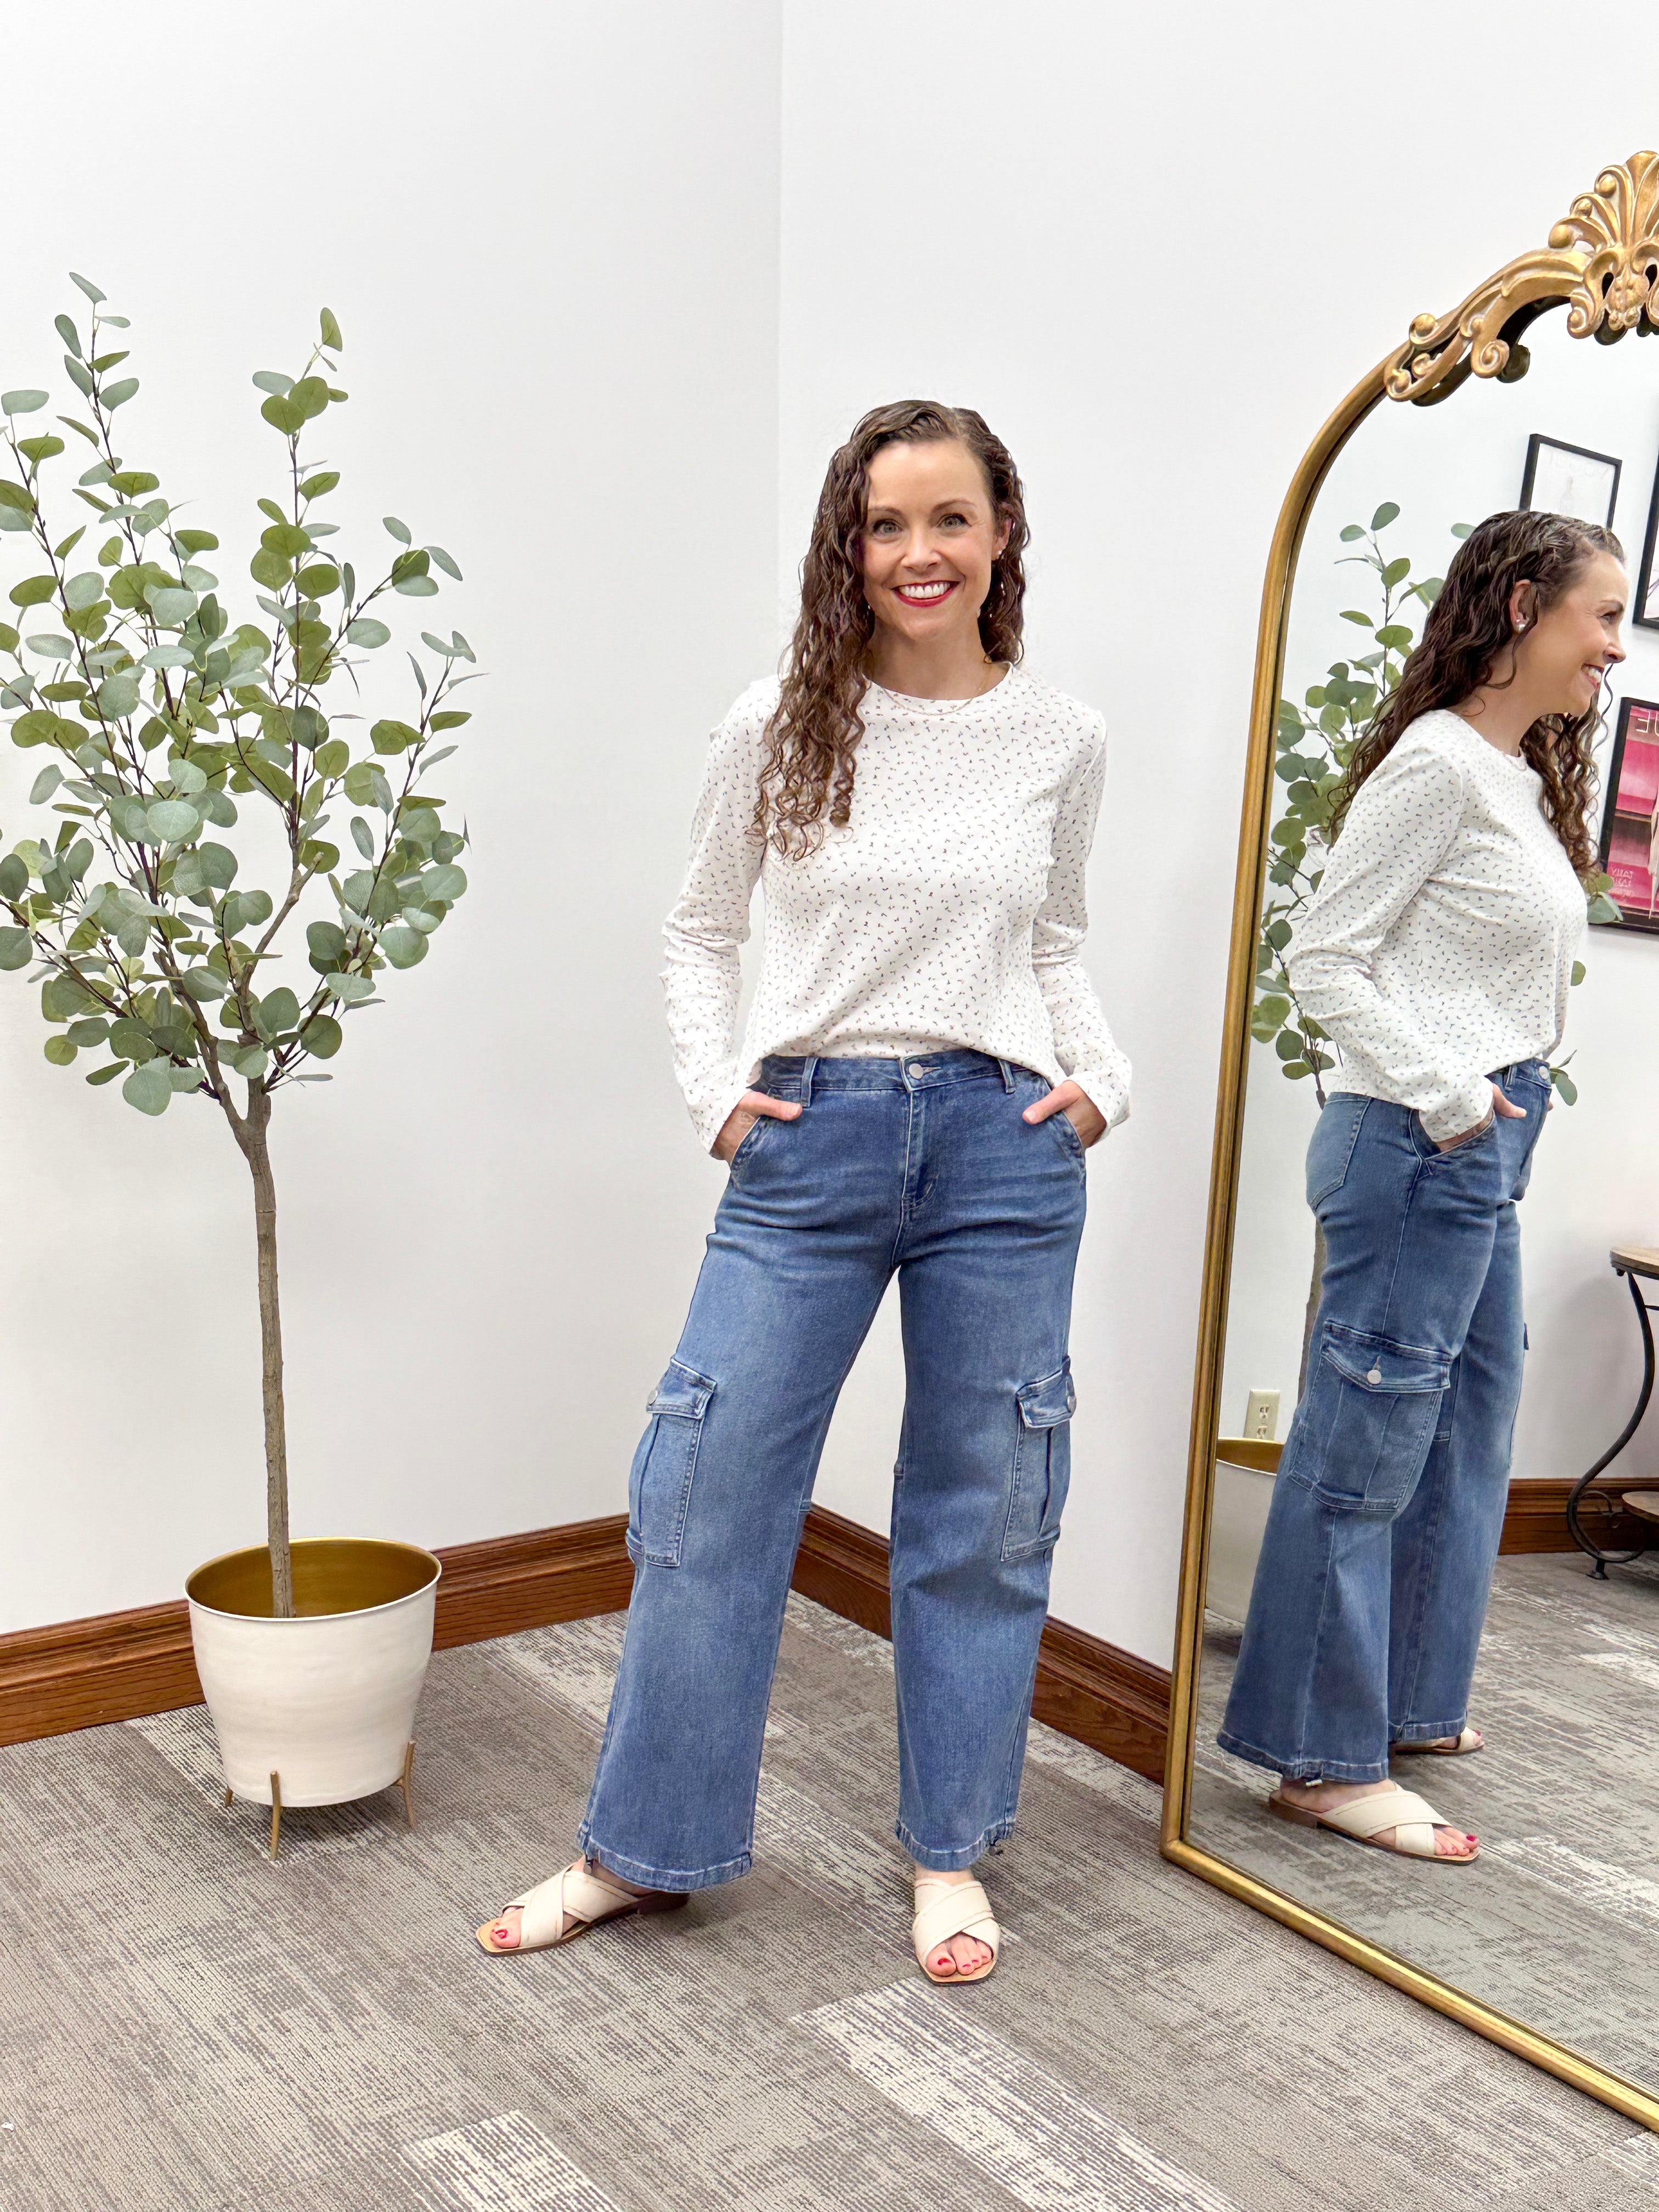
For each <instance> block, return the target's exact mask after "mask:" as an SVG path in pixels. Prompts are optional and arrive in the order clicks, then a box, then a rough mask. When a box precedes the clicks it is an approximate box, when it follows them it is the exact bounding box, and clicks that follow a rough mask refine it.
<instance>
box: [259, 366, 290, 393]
mask: <svg viewBox="0 0 1659 2212" xmlns="http://www.w3.org/2000/svg"><path fill="white" fill-rule="evenodd" d="M253 384H254V389H255V390H256V391H258V392H270V393H272V394H273V395H274V396H275V397H276V398H278V399H281V398H283V396H284V394H285V393H287V392H292V391H293V389H294V379H293V378H292V377H291V376H284V375H283V372H282V370H281V369H280V368H256V369H255V370H254V372H253Z"/></svg>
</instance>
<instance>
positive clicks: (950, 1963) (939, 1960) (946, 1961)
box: [927, 1943, 957, 1974]
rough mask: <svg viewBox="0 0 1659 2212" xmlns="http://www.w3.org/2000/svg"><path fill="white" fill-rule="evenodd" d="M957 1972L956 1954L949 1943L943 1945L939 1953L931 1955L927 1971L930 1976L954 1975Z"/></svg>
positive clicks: (935, 1952) (940, 1946)
mask: <svg viewBox="0 0 1659 2212" xmlns="http://www.w3.org/2000/svg"><path fill="white" fill-rule="evenodd" d="M956 1970H957V1959H956V1954H955V1952H954V1951H952V1950H951V1947H950V1945H949V1944H948V1943H941V1944H940V1945H939V1948H938V1950H937V1951H934V1952H932V1953H930V1954H929V1955H928V1960H927V1971H928V1972H929V1973H930V1974H954V1973H955V1972H956Z"/></svg>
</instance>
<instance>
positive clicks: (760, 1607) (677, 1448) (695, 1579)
mask: <svg viewBox="0 0 1659 2212" xmlns="http://www.w3.org/2000/svg"><path fill="white" fill-rule="evenodd" d="M757 1088H759V1089H761V1090H763V1091H767V1092H768V1093H769V1094H770V1095H771V1096H772V1097H775V1098H779V1099H791V1100H794V1099H798V1100H799V1102H800V1103H801V1106H802V1109H803V1110H802V1112H801V1114H800V1115H799V1117H798V1118H797V1119H796V1120H794V1121H775V1120H772V1119H769V1118H766V1119H762V1120H761V1121H757V1123H756V1124H755V1127H753V1128H752V1129H751V1130H750V1132H749V1133H748V1135H747V1136H745V1137H744V1139H743V1142H742V1143H741V1144H740V1145H739V1146H738V1151H737V1154H736V1156H735V1158H733V1160H732V1166H731V1177H730V1181H729V1182H728V1183H727V1186H726V1192H725V1194H724V1195H723V1197H722V1198H721V1200H720V1208H719V1211H718V1212H717V1213H716V1215H715V1218H714V1231H713V1234H712V1235H711V1236H710V1237H709V1239H708V1252H707V1255H706V1257H705V1259H704V1261H703V1264H702V1272H701V1273H700V1275H699V1276H698V1279H697V1285H696V1291H695V1294H694V1295H693V1297H692V1300H691V1310H690V1314H689V1316H687V1319H686V1323H685V1330H684V1334H683V1335H682V1337H681V1339H680V1341H679V1346H678V1350H677V1351H676V1352H675V1354H674V1357H673V1358H672V1359H671V1361H670V1362H669V1364H668V1368H667V1371H666V1372H665V1375H664V1376H663V1378H662V1380H661V1382H660V1383H659V1384H658V1386H657V1389H656V1390H655V1392H654V1394H653V1396H652V1398H651V1400H650V1401H649V1407H648V1411H649V1414H650V1419H649V1421H648V1423H647V1427H646V1431H645V1434H644V1437H642V1438H641V1443H640V1447H639V1449H638V1451H637V1453H636V1454H635V1459H634V1465H633V1469H632V1473H631V1475H630V1479H629V1532H628V1545H629V1552H630V1553H631V1554H632V1557H633V1559H634V1563H635V1580H634V1593H633V1600H632V1603H631V1604H630V1606H629V1614H628V1629H627V1636H626V1639H625V1642H624V1644H623V1656H622V1663H621V1666H620V1668H619V1670H618V1673H617V1682H616V1687H615V1690H614V1692H613V1693H612V1697H611V1714H610V1718H609V1721H608V1722H607V1724H606V1728H605V1741H604V1745H603V1747H602V1748H601V1750H600V1753H599V1771H598V1772H597V1774H596V1775H595V1777H594V1781H593V1789H592V1796H591V1798H590V1800H589V1802H588V1808H587V1813H586V1818H585V1820H583V1822H582V1826H581V1828H580V1835H579V1841H580V1845H581V1848H582V1849H583V1850H585V1851H587V1852H589V1853H591V1854H592V1856H593V1857H595V1858H597V1859H598V1860H599V1862H600V1863H602V1864H604V1865H605V1866H607V1867H609V1868H610V1869H611V1870H612V1872H613V1873H616V1874H619V1875H623V1877H624V1878H625V1879H626V1880H628V1881H634V1882H639V1883H644V1884H647V1885H648V1886H649V1887H653V1888H655V1889H666V1890H693V1889H701V1888H703V1887H708V1885H710V1884H713V1883H715V1882H722V1881H732V1880H733V1879H734V1878H735V1877H736V1876H737V1875H741V1874H744V1873H746V1872H747V1871H748V1869H749V1867H750V1861H751V1856H752V1850H753V1839H754V1808H755V1796H756V1790H757V1784H758V1780H759V1775H760V1761H761V1748H762V1741H763V1733H764V1729H765V1725H766V1708H767V1703H768V1699H769V1695H770V1692H771V1683H772V1675H773V1671H774V1668H775V1664H776V1659H777V1650H778V1641H779V1638H780V1635H781V1631H782V1626H783V1609H784V1601H785V1599H786V1597H787V1595H788V1591H789V1583H790V1577H791V1574H792V1572H793V1566H794V1559H795V1551H796V1547H797V1545H798V1543H799V1539H800V1534H801V1528H802V1524H803V1522H804V1521H805V1516H806V1508H807V1505H808V1503H809V1501H810V1499H811V1492H812V1481H813V1477H814V1475H815V1474H816V1473H817V1464H818V1456H819V1454H820V1452H821V1451H822V1449H823V1440H824V1436H825V1433H826V1431H828V1429H829V1417H830V1415H831V1413H833V1412H834V1411H835V1406H836V1396H837V1395H838V1394H839V1392H840V1389H841V1386H842V1383H843V1382H844V1381H845V1379H846V1376H847V1374H848V1370H849V1369H850V1368H851V1366H852V1364H853V1361H854V1357H855V1356H856V1354H857V1352H858V1349H859V1346H860V1345H861V1344H862V1343H863V1341H864V1339H865V1336H866V1333H867V1331H868V1329H869V1328H870V1324H871V1322H872V1321H873V1320H874V1318H875V1315H876V1309H877V1308H878V1305H879V1304H880V1303H881V1299H882V1294H883V1292H884V1290H885V1289H886V1287H887V1284H888V1282H889V1280H890V1278H891V1277H892V1275H893V1274H894V1273H897V1276H898V1283H899V1299H900V1311H901V1319H902V1331H903V1340H904V1361H905V1407H904V1419H903V1426H902V1433H901V1438H900V1443H899V1453H898V1464H897V1466H896V1468H895V1470H894V1476H895V1480H894V1490H893V1513H892V1547H891V1557H890V1586H891V1593H892V1630H893V1658H894V1668H895V1673H896V1678H897V1697H898V1739H899V1796H898V1823H897V1826H896V1831H895V1832H896V1835H897V1837H898V1839H899V1842H900V1843H901V1844H902V1845H903V1847H904V1849H905V1850H907V1851H908V1853H909V1854H910V1856H911V1857H912V1858H914V1859H915V1860H916V1861H917V1862H918V1863H920V1864H921V1865H923V1866H927V1867H933V1868H937V1869H957V1868H964V1867H969V1866H972V1865H973V1863H974V1862H975V1860H976V1859H977V1858H979V1857H980V1856H981V1853H983V1852H984V1850H986V1849H987V1846H988V1845H989V1844H993V1843H994V1842H995V1841H996V1840H997V1839H998V1838H1000V1837H1002V1836H1005V1835H1006V1834H1007V1833H1008V1832H1009V1830H1010V1829H1011V1828H1012V1825H1013V1820H1014V1811H1015V1806H1016V1802H1017V1801H1018V1794H1019V1778H1020V1769H1021V1765H1022V1764H1023V1762H1024V1752H1025V1733H1026V1723H1027V1721H1028V1718H1029V1717H1030V1705H1031V1692H1032V1687H1033V1685H1034V1682H1035V1679H1036V1662H1037V1640H1038V1638H1039V1636H1040V1635H1041V1633H1042V1623H1043V1620H1044V1617H1045V1614H1046V1613H1047V1610H1048V1570H1049V1562H1050V1555H1051V1553H1052V1551H1053V1547H1054V1540H1055V1538H1056V1537H1057V1536H1058V1534H1059V1533H1060V1509H1061V1508H1062V1506H1063V1505H1064V1504H1065V1502H1066V1482H1067V1479H1068V1475H1069V1471H1070V1431H1069V1426H1068V1424H1069V1421H1070V1418H1071V1414H1072V1410H1073V1404H1074V1399H1073V1389H1072V1379H1071V1363H1070V1360H1069V1359H1068V1358H1067V1356H1066V1334H1067V1329H1068V1326H1069V1322H1070V1316H1071V1301H1072V1279H1073V1272H1074V1269H1075V1267H1076V1262H1077V1251H1078V1242H1079V1237H1080V1236H1081V1234H1082V1229H1083V1217H1084V1181H1085V1169H1084V1149H1083V1146H1082V1143H1081V1140H1080V1139H1079V1137H1078V1134H1077V1132H1076V1131H1075V1129H1073V1127H1072V1124H1071V1123H1070V1121H1067V1120H1066V1116H1065V1115H1063V1114H1055V1115H1051V1116H1050V1117H1049V1118H1048V1120H1047V1121H1041V1122H1037V1123H1032V1122H1029V1121H1024V1119H1023V1118H1022V1115H1023V1112H1024V1109H1025V1108H1026V1107H1027V1106H1029V1105H1030V1104H1031V1103H1032V1102H1033V1100H1035V1099H1038V1098H1041V1097H1043V1096H1044V1095H1045V1094H1046V1092H1047V1091H1048V1085H1047V1084H1046V1083H1044V1082H1043V1081H1042V1079H1041V1078H1040V1077H1039V1076H1036V1075H1034V1074H1032V1073H1030V1072H1029V1071H1028V1070H1026V1069H1024V1068H1020V1067H1016V1066H1010V1065H1009V1064H1007V1063H1006V1062H1003V1061H999V1060H992V1059H988V1058H987V1057H986V1055H985V1054H981V1053H976V1052H964V1051H940V1052H929V1053H927V1054H925V1055H922V1056H921V1057H920V1058H917V1059H914V1060H902V1061H901V1060H863V1059H847V1058H838V1059H829V1058H826V1059H820V1060H806V1059H801V1058H791V1057H780V1058H775V1059H771V1060H767V1061H766V1062H765V1063H764V1066H763V1070H762V1073H761V1078H760V1080H759V1083H758V1085H757Z"/></svg>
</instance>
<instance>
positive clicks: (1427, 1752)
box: [1389, 1728, 1486, 1759]
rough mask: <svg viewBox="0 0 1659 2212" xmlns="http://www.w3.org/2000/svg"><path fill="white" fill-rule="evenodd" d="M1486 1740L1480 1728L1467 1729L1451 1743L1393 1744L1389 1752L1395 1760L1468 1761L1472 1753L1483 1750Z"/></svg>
mask: <svg viewBox="0 0 1659 2212" xmlns="http://www.w3.org/2000/svg"><path fill="white" fill-rule="evenodd" d="M1485 1744H1486V1738H1485V1736H1483V1735H1481V1733H1480V1729H1478V1728H1466V1729H1463V1730H1462V1734H1461V1735H1458V1736H1457V1737H1456V1738H1455V1740H1454V1741H1452V1742H1450V1743H1391V1744H1390V1745H1389V1753H1390V1754H1391V1756H1393V1757H1394V1758H1395V1759H1400V1758H1415V1757H1417V1756H1419V1754H1420V1755H1421V1756H1422V1757H1424V1758H1426V1759H1467V1758H1468V1755H1469V1753H1471V1752H1472V1751H1480V1750H1481V1749H1482V1748H1483V1747H1484V1746H1485Z"/></svg>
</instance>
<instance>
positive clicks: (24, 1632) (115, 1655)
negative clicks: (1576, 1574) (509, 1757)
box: [0, 1505, 1170, 1781]
mask: <svg viewBox="0 0 1659 2212" xmlns="http://www.w3.org/2000/svg"><path fill="white" fill-rule="evenodd" d="M627 1525H628V1522H627V1516H625V1515H623V1514H620V1513H617V1514H611V1515H609V1516H606V1517H605V1518H604V1519H603V1520H598V1521H577V1522H568V1523H567V1524H566V1525H565V1526H564V1527H562V1528H532V1529H528V1530H526V1532H525V1533H524V1534H520V1535H515V1536H499V1537H495V1538H493V1539H491V1540H490V1541H487V1542H484V1543H478V1544H452V1545H450V1546H448V1547H446V1548H445V1549H443V1550H441V1551H440V1553H439V1554H438V1556H439V1558H440V1559H441V1560H442V1561H443V1563H444V1576H443V1580H442V1581H441V1583H439V1585H438V1620H437V1631H436V1636H435V1642H436V1644H437V1646H438V1648H439V1649H440V1650H447V1649H448V1648H449V1647H450V1646H452V1645H453V1644H477V1643H481V1642H483V1640H484V1639H485V1638H489V1637H492V1636H511V1635H513V1634H514V1633H515V1632H517V1631H518V1630H520V1629H521V1628H541V1627H544V1626H547V1625H548V1624H549V1623H550V1622H551V1621H556V1620H583V1619H585V1618H586V1616H587V1615H589V1614H590V1613H617V1612H620V1611H621V1609H622V1608H623V1607H624V1606H625V1605H626V1604H627V1603H628V1594H629V1589H630V1588H631V1586H632V1583H633V1576H634V1571H633V1568H632V1566H631V1565H630V1564H629V1558H628V1553H627V1552H626V1550H625V1549H624V1548H623V1530H624V1529H625V1528H626V1527H627ZM795 1587H796V1589H799V1590H800V1591H801V1592H802V1593H803V1594H804V1595H806V1596H808V1597H812V1598H816V1599H817V1601H818V1603H819V1604H820V1605H825V1606H828V1607H829V1609H830V1610H831V1611H832V1612H834V1613H841V1614H842V1615H844V1616H845V1617H846V1619H848V1620H855V1621H857V1622H858V1623H859V1625H860V1626H861V1627H864V1628H868V1629H871V1630H872V1631H873V1632H875V1633H876V1634H877V1635H878V1636H885V1635H887V1634H888V1633H889V1622H888V1608H887V1547H886V1545H885V1544H884V1543H883V1541H882V1540H881V1539H880V1537H879V1536H874V1535H872V1534H870V1532H869V1531H868V1530H867V1529H865V1528H859V1527H858V1526H857V1525H856V1524H855V1523H854V1522H851V1521H846V1520H843V1519H842V1516H840V1515H839V1514H838V1513H829V1512H826V1511H824V1510H823V1508H822V1507H819V1506H816V1505H815V1506H814V1507H813V1508H812V1510H811V1513H810V1514H809V1515H808V1516H807V1522H806V1533H805V1537H804V1539H803V1541H802V1543H801V1548H800V1556H799V1559H798V1560H797V1562H796V1566H795ZM201 1698H202V1686H201V1683H200V1682H199V1681H198V1680H197V1674H196V1665H195V1662H194V1660H193V1659H192V1657H191V1647H190V1617H189V1613H188V1610H187V1608H186V1607H185V1604H184V1601H183V1600H182V1599H180V1600H179V1601H176V1602H174V1603H173V1604H170V1605H149V1606H143V1607H138V1608H137V1609H136V1610H135V1611H132V1612H131V1613H100V1614H96V1615H94V1617H92V1618H91V1619H89V1620H64V1621H58V1622H54V1623H53V1624H52V1625H51V1626H47V1627H44V1628H23V1629H19V1630H17V1631H16V1632H14V1633H13V1634H11V1635H9V1636H0V1744H8V1743H27V1742H30V1741H33V1740H34V1739H35V1738H37V1737H40V1736H48V1735H66V1734H67V1733H68V1732H69V1731H70V1729H82V1728H97V1727H100V1726H102V1725H103V1724H104V1723H107V1722H110V1721H130V1720H136V1719H137V1718H139V1717H141V1716H143V1714H146V1713H162V1712H171V1711H174V1710H175V1709H176V1708H177V1707H179V1706H180V1705H199V1704H200V1703H201ZM1169 1706H1170V1678H1169V1676H1168V1674H1166V1673H1165V1672H1164V1669H1163V1668H1161V1667H1152V1666H1149V1665H1148V1664H1147V1663H1146V1661H1145V1660H1144V1659H1136V1658H1133V1657H1132V1656H1130V1655H1129V1653H1127V1651H1119V1650H1116V1648H1115V1646H1114V1645H1112V1644H1104V1643H1102V1642H1101V1640H1100V1639H1099V1638H1097V1637H1093V1636H1087V1635H1085V1634H1084V1632H1082V1630H1080V1629H1076V1628H1067V1627H1066V1626H1064V1624H1063V1623H1061V1622H1059V1621H1050V1622H1049V1624H1048V1627H1047V1628H1046V1629H1045V1630H1044V1631H1043V1635H1042V1661H1041V1663H1040V1665H1039V1667H1038V1670H1037V1686H1036V1699H1035V1700H1034V1703H1033V1711H1035V1712H1036V1717H1037V1718H1038V1719H1039V1720H1042V1721H1046V1722H1048V1725H1049V1726H1050V1727H1051V1728H1056V1729H1060V1730H1062V1731H1063V1732H1064V1733H1065V1734H1066V1735H1074V1736H1077V1737H1079V1738H1080V1739H1081V1740H1082V1741H1084V1742H1085V1743H1089V1744H1092V1745H1093V1746H1094V1747H1095V1748H1096V1749H1097V1751H1103V1752H1105V1753H1107V1754H1108V1755H1109V1757H1110V1758H1113V1759H1121V1761H1122V1762H1123V1764H1124V1765H1126V1766H1132V1767H1133V1768H1134V1769H1135V1771H1136V1772H1137V1773H1139V1774H1145V1775H1148V1776H1150V1777H1151V1778H1152V1780H1154V1781H1158V1780H1161V1779H1162V1778H1163V1772H1164V1738H1165V1735H1166V1734H1167V1732H1168V1725H1169Z"/></svg>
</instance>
